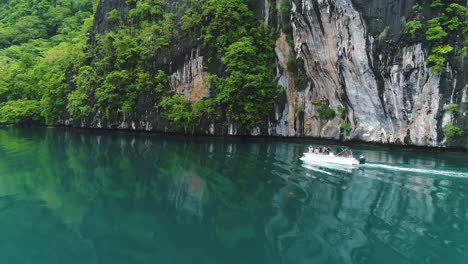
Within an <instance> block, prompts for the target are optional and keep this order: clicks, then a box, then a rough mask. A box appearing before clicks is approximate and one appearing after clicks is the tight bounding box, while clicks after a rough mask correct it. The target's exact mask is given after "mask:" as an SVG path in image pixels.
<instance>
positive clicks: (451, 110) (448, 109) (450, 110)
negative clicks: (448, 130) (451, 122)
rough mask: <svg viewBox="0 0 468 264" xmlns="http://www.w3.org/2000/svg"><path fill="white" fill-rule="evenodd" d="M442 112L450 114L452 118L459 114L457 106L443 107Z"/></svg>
mask: <svg viewBox="0 0 468 264" xmlns="http://www.w3.org/2000/svg"><path fill="white" fill-rule="evenodd" d="M444 111H445V112H448V113H451V114H452V115H454V116H457V115H459V114H460V106H459V105H458V104H449V105H447V106H446V107H444Z"/></svg>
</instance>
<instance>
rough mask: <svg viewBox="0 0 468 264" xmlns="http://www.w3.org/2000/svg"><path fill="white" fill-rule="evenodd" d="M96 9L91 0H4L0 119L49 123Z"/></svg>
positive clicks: (0, 14) (0, 37) (59, 107)
mask: <svg viewBox="0 0 468 264" xmlns="http://www.w3.org/2000/svg"><path fill="white" fill-rule="evenodd" d="M92 11H93V1H91V0H39V1H29V0H14V1H2V2H0V123H16V122H23V121H46V120H47V121H49V120H51V119H50V118H51V117H52V116H53V115H54V114H56V113H58V112H59V111H61V110H63V107H64V106H65V105H66V103H67V100H66V95H67V93H68V91H69V90H70V87H69V86H68V84H67V83H66V78H67V70H68V69H70V67H71V66H72V65H73V64H75V63H77V62H78V61H79V60H80V58H81V57H82V53H81V52H80V50H81V49H82V47H83V46H84V44H85V42H84V41H83V39H84V38H83V35H84V33H83V32H82V28H83V27H86V26H89V25H90V23H91V21H90V19H89V18H90V17H91V14H92Z"/></svg>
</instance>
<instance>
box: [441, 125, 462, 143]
mask: <svg viewBox="0 0 468 264" xmlns="http://www.w3.org/2000/svg"><path fill="white" fill-rule="evenodd" d="M442 130H443V131H444V135H445V136H446V137H447V141H448V142H449V143H451V142H453V141H454V140H455V139H456V138H457V137H461V136H463V135H464V134H465V133H464V132H463V130H461V129H460V128H459V127H457V126H454V125H445V126H444V127H443V128H442Z"/></svg>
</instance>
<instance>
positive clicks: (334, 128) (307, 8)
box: [80, 0, 468, 148]
mask: <svg viewBox="0 0 468 264" xmlns="http://www.w3.org/2000/svg"><path fill="white" fill-rule="evenodd" d="M174 2H177V1H174ZM413 2H414V1H413V0H411V1H407V0H371V1H364V0H292V2H289V3H290V5H291V10H290V13H289V14H290V21H291V22H290V23H291V25H290V26H291V27H292V40H293V41H288V40H287V38H288V37H287V36H286V34H284V33H281V34H280V35H279V38H278V39H277V41H276V47H275V50H276V56H277V82H278V84H279V85H280V86H282V87H283V89H284V94H283V95H281V96H280V99H279V100H278V102H277V104H276V105H275V107H274V109H272V114H271V118H270V120H269V122H268V127H259V128H256V129H253V130H252V131H251V134H252V135H268V136H285V137H298V136H300V137H317V138H329V139H342V140H352V139H356V140H363V141H368V142H378V143H389V144H404V145H418V146H434V147H445V146H456V147H463V148H468V133H466V132H465V135H464V136H463V137H460V138H458V139H456V140H455V141H454V142H452V143H450V144H448V142H447V139H446V138H445V136H444V134H443V132H442V127H443V126H444V125H446V124H455V125H457V126H458V127H460V128H462V129H463V130H464V131H467V130H468V116H467V114H468V85H467V84H466V79H467V70H466V60H464V59H463V58H461V59H460V58H458V59H457V60H452V61H449V62H448V63H447V65H446V67H445V69H444V71H443V72H442V73H441V74H440V75H433V74H431V73H430V71H429V67H428V62H427V57H428V52H429V48H428V46H427V43H425V42H424V41H409V40H408V39H407V37H405V36H404V35H403V33H402V32H403V30H404V27H405V24H406V21H408V20H410V18H411V16H412V15H413V10H412V6H413V4H414V3H413ZM253 8H255V9H256V10H255V11H256V12H255V14H256V15H257V16H258V18H259V19H262V20H264V21H265V22H266V23H267V24H269V25H271V26H273V27H276V28H277V29H280V28H281V26H282V25H281V23H283V22H282V21H285V20H284V19H281V16H282V14H281V12H280V11H279V10H280V8H281V1H279V0H276V1H275V0H265V1H263V0H262V1H260V0H258V1H254V3H253ZM112 9H119V10H121V12H123V13H124V12H125V1H124V0H113V1H106V0H101V2H100V4H99V7H98V11H97V13H96V18H95V25H94V28H95V31H96V32H99V33H102V32H105V31H106V30H108V29H109V28H111V27H112V24H111V23H110V22H109V21H108V20H107V18H106V16H105V15H103V14H107V12H109V11H110V10H112ZM283 15H284V14H283ZM288 21H289V19H288ZM384 31H385V32H384ZM383 33H385V38H384V39H385V40H383V39H382V37H381V35H382V34H383ZM379 35H380V36H379ZM169 54H170V55H169V56H167V55H165V56H161V58H160V59H158V61H157V62H155V64H158V65H160V66H161V67H163V68H165V69H168V70H169V73H170V88H171V90H172V91H174V93H175V94H177V95H180V96H183V97H185V98H186V99H188V100H190V101H192V102H196V101H198V100H200V99H201V98H203V97H207V96H209V91H208V90H207V89H206V88H205V86H204V85H203V76H204V75H205V74H206V73H207V72H209V71H210V70H213V65H210V64H209V63H208V60H207V59H206V55H205V54H204V51H203V48H202V46H201V44H200V43H199V40H190V39H189V38H187V41H183V42H182V43H175V44H174V46H173V47H171V52H170V53H169ZM291 56H296V57H297V58H302V60H303V61H304V65H303V69H302V70H303V71H304V73H305V74H306V76H307V80H308V82H307V85H306V87H305V88H304V89H297V87H295V86H296V85H295V83H296V82H295V80H294V79H295V78H297V76H295V75H294V74H293V73H291V72H288V70H287V65H288V60H289V59H290V58H291ZM214 68H215V71H216V70H219V69H218V68H217V67H216V66H214ZM318 101H320V102H323V103H324V104H326V105H327V106H329V107H330V108H332V109H334V110H335V111H336V112H338V109H341V113H339V114H336V115H335V117H333V118H331V119H326V120H321V119H320V117H319V112H318V108H319V105H318V104H317V102H318ZM152 103H154V102H146V103H142V104H140V106H139V108H138V109H137V113H136V115H133V116H132V117H131V118H129V117H128V116H125V115H123V114H120V115H116V116H114V117H113V118H112V121H108V122H106V123H103V122H101V121H100V120H101V118H100V116H99V115H97V116H96V117H95V118H94V119H93V120H88V121H86V122H81V124H80V125H81V126H91V127H107V128H120V129H134V130H147V131H163V130H164V126H165V125H167V123H166V122H165V121H164V120H163V119H162V118H161V117H160V115H159V114H158V113H157V111H156V110H154V107H152V105H151V104H152ZM448 104H459V105H460V110H461V114H459V115H458V116H453V115H452V114H450V113H448V112H444V111H443V109H444V107H445V106H446V105H448ZM343 123H348V124H349V125H350V126H351V131H349V133H345V134H342V133H340V125H341V124H343ZM237 131H238V130H237V129H236V127H235V125H233V124H231V125H229V126H228V128H227V129H225V128H224V127H223V125H222V124H214V123H212V122H211V121H210V120H207V121H206V123H205V124H203V125H201V127H200V129H199V131H197V132H198V133H200V134H207V135H224V134H230V135H236V134H237Z"/></svg>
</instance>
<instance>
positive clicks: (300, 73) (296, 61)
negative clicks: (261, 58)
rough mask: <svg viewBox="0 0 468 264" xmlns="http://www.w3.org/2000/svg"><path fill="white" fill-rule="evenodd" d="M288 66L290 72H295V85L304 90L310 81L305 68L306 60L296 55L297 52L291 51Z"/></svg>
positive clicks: (299, 89)
mask: <svg viewBox="0 0 468 264" xmlns="http://www.w3.org/2000/svg"><path fill="white" fill-rule="evenodd" d="M286 67H287V70H288V71H289V72H291V73H292V74H294V87H296V89H297V90H298V91H302V90H304V89H305V88H306V87H307V85H308V83H309V78H308V77H307V75H306V73H305V69H304V60H303V59H302V58H301V57H299V58H298V57H296V55H295V53H291V54H290V55H289V57H288V64H287V66H286Z"/></svg>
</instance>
